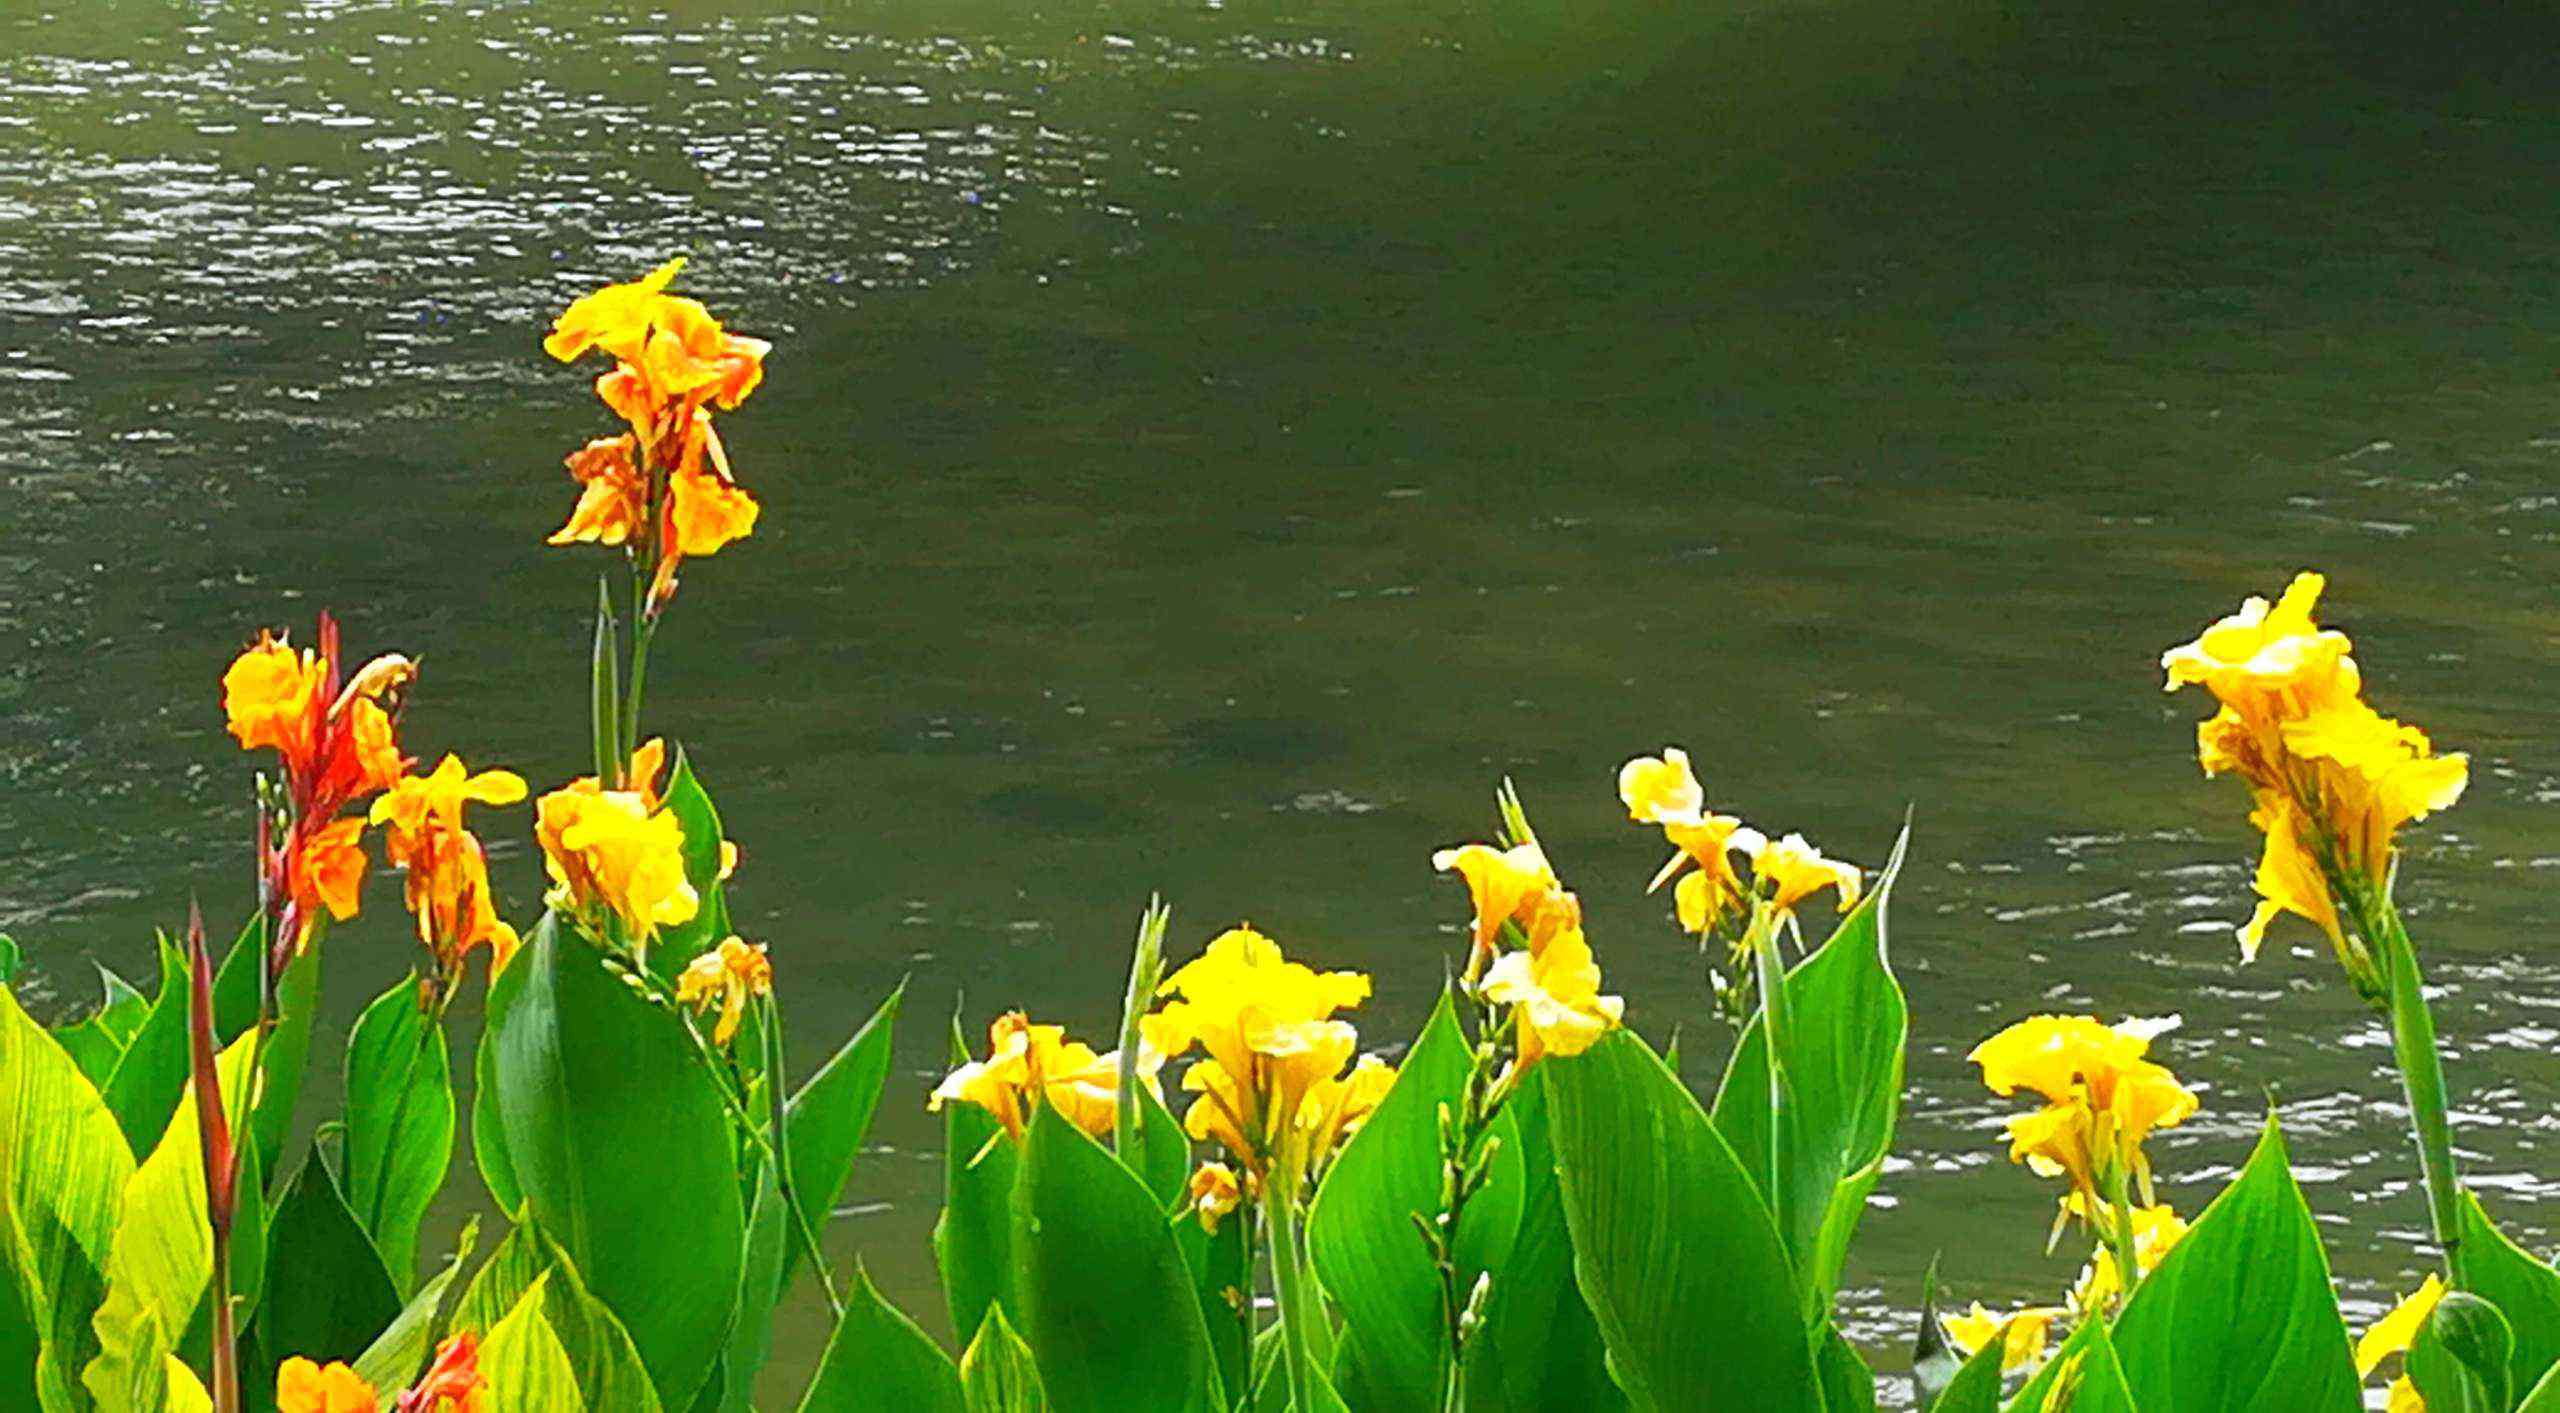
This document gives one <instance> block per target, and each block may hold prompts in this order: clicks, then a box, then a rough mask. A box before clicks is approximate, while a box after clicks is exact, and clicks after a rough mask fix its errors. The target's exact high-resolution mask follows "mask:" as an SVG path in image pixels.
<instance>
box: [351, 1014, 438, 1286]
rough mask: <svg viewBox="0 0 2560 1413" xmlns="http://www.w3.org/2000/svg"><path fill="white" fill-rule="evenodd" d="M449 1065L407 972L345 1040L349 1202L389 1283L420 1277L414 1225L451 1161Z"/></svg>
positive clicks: (405, 1283)
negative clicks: (378, 1252) (379, 1254)
mask: <svg viewBox="0 0 2560 1413" xmlns="http://www.w3.org/2000/svg"><path fill="white" fill-rule="evenodd" d="M453 1127H454V1107H453V1061H452V1056H451V1053H450V1051H448V1050H447V1048H446V1044H445V1035H444V1028H443V1027H442V1026H440V1025H438V1024H436V1023H435V1021H434V1020H433V1019H432V1018H430V1017H429V1016H427V1015H426V1014H425V1013H424V1012H423V1011H421V1010H420V1009H419V1006H418V977H417V973H415V972H412V973H410V974H409V976H408V977H407V978H406V979H405V980H403V981H402V982H401V983H400V984H399V985H397V986H394V987H392V988H391V989H390V990H388V991H385V992H383V993H382V994H381V995H380V996H378V997H376V998H375V999H374V1002H373V1004H371V1005H369V1006H367V1007H365V1010H364V1014H363V1015H362V1016H359V1017H357V1019H356V1025H355V1030H354V1032H353V1033H352V1034H351V1035H349V1036H348V1037H347V1136H346V1145H347V1146H346V1154H347V1157H346V1162H347V1205H348V1206H349V1208H351V1209H352V1210H353V1212H354V1214H355V1220H356V1222H357V1223H358V1225H359V1226H360V1227H361V1228H362V1229H363V1230H364V1231H365V1232H366V1233H367V1234H368V1235H370V1236H371V1237H372V1239H373V1242H374V1244H375V1246H377V1247H378V1248H380V1250H381V1252H382V1260H383V1264H384V1265H385V1266H386V1267H387V1268H388V1269H389V1270H390V1272H391V1277H392V1280H393V1282H394V1283H395V1284H396V1285H397V1287H398V1288H399V1289H400V1290H402V1291H406V1290H407V1289H408V1288H409V1286H410V1285H411V1284H412V1283H414V1282H415V1281H416V1280H417V1273H418V1224H419V1223H420V1222H421V1221H423V1220H425V1218H426V1214H427V1205H428V1204H429V1203H430V1202H433V1201H434V1200H435V1195H436V1191H437V1189H439V1188H441V1187H442V1186H443V1185H444V1175H445V1172H446V1170H447V1169H448V1168H450V1167H451V1166H452V1164H453Z"/></svg>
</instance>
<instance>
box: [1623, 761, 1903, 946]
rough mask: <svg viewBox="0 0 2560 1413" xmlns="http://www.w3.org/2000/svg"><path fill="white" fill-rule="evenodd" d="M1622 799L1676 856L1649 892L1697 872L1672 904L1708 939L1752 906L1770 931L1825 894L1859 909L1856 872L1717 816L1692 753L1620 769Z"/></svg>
mask: <svg viewBox="0 0 2560 1413" xmlns="http://www.w3.org/2000/svg"><path fill="white" fill-rule="evenodd" d="M1618 798H1619V799H1620V800H1621V801H1623V802H1624V803H1625V804H1626V807H1627V817H1628V818H1629V819H1631V820H1633V821H1634V822H1636V823H1638V824H1652V825H1659V826H1660V827H1661V829H1662V836H1663V838H1664V839H1666V840H1667V841H1669V842H1670V845H1671V848H1672V855H1671V861H1670V862H1668V863H1666V864H1664V865H1663V866H1662V869H1661V871H1660V872H1658V873H1656V874H1654V876H1653V882H1652V883H1651V884H1649V885H1648V886H1647V888H1646V891H1647V892H1650V891H1652V890H1653V889H1656V888H1660V887H1661V886H1662V885H1663V884H1665V883H1668V882H1670V881H1671V880H1672V879H1673V878H1675V877H1679V876H1680V873H1681V871H1682V870H1683V869H1686V868H1688V867H1689V866H1690V865H1692V864H1695V865H1696V866H1697V870H1696V872H1693V873H1690V874H1689V875H1688V876H1686V877H1682V878H1680V882H1679V885H1678V886H1677V887H1676V888H1674V889H1673V890H1672V895H1671V897H1672V905H1673V906H1674V908H1676V909H1677V910H1678V912H1679V914H1680V925H1681V926H1682V927H1684V928H1686V929H1688V930H1689V931H1690V932H1693V933H1696V934H1697V935H1698V936H1699V937H1700V938H1702V939H1703V938H1705V937H1708V936H1710V935H1712V934H1713V933H1714V931H1715V929H1716V926H1717V924H1719V923H1721V922H1722V921H1724V919H1725V918H1727V917H1728V916H1731V915H1732V914H1733V913H1734V912H1735V911H1736V910H1738V909H1739V908H1741V907H1742V906H1743V905H1744V904H1745V903H1750V902H1756V903H1757V904H1758V905H1759V907H1758V908H1757V909H1756V910H1755V917H1756V918H1757V919H1759V920H1760V925H1761V926H1764V927H1774V926H1776V925H1778V924H1779V923H1781V922H1785V923H1790V924H1791V923H1793V922H1794V920H1795V910H1796V907H1797V905H1798V904H1800V903H1802V902H1804V900H1805V899H1807V898H1810V897H1812V896H1813V895H1814V894H1816V893H1819V892H1821V891H1822V890H1823V889H1825V888H1830V889H1835V890H1837V891H1838V894H1839V899H1840V911H1842V912H1844V913H1845V912H1847V911H1848V910H1849V909H1850V908H1852V907H1854V906H1856V904H1857V901H1858V894H1859V891H1860V889H1861V888H1862V887H1863V886H1864V879H1863V878H1862V876H1861V875H1860V874H1859V872H1858V870H1857V869H1856V868H1855V867H1854V866H1852V865H1850V864H1846V863H1842V862H1840V861H1839V860H1837V859H1832V858H1826V857H1824V856H1823V853H1822V851H1821V850H1820V849H1817V848H1815V847H1814V846H1813V845H1812V844H1811V843H1809V842H1807V841H1806V839H1805V837H1804V836H1803V835H1801V834H1789V835H1787V836H1786V837H1784V838H1782V839H1778V840H1775V841H1772V840H1770V839H1769V837H1768V836H1767V835H1764V834H1762V833H1761V832H1760V831H1759V830H1757V829H1754V828H1752V827H1751V826H1749V825H1747V824H1744V823H1743V822H1742V820H1741V818H1740V816H1737V815H1729V814H1715V813H1712V812H1710V811H1709V810H1708V809H1707V807H1706V803H1707V794H1706V789H1705V787H1703V786H1701V785H1700V784H1699V783H1698V777H1697V774H1696V772H1694V771H1693V770H1691V769H1690V766H1689V753H1688V752H1687V751H1684V750H1682V749H1680V748H1679V747H1678V746H1666V747H1664V748H1663V751H1662V754H1661V755H1658V756H1638V757H1636V758H1635V759H1633V760H1631V761H1628V762H1627V763H1626V764H1625V765H1623V766H1621V767H1619V768H1618ZM1737 854H1738V855H1740V856H1741V857H1742V858H1743V859H1744V860H1746V861H1747V862H1749V863H1750V865H1751V878H1750V880H1749V881H1748V882H1746V881H1745V880H1744V879H1743V876H1742V873H1741V870H1739V869H1737V868H1736V867H1735V866H1734V856H1735V855H1737ZM1748 931H1749V929H1747V928H1746V936H1747V934H1748Z"/></svg>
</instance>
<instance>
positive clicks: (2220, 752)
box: [2161, 573, 2470, 985]
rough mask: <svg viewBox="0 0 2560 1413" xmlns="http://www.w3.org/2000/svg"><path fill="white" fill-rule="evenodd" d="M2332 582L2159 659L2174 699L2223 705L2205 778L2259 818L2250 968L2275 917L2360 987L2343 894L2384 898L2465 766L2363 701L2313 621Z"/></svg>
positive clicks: (2330, 637)
mask: <svg viewBox="0 0 2560 1413" xmlns="http://www.w3.org/2000/svg"><path fill="white" fill-rule="evenodd" d="M2323 584H2324V581H2323V580H2322V579H2321V577H2320V576H2319V575H2317V574H2308V573H2306V574H2302V575H2298V576H2296V577H2295V579H2294V581H2293V583H2292V585H2291V586H2290V587H2289V588H2287V589H2286V590H2285V594H2284V597H2283V598H2282V600H2280V601H2279V602H2277V603H2275V604H2269V603H2268V602H2267V601H2266V600H2264V599H2259V598H2252V599H2250V600H2249V601H2248V602H2246V603H2244V604H2242V605H2241V608H2240V611H2239V612H2238V613H2236V614H2233V615H2231V616H2230V617H2228V618H2225V619H2223V620H2222V621H2220V622H2219V623H2216V624H2214V625H2213V626H2212V627H2210V628H2208V629H2206V630H2205V631H2204V633H2203V634H2202V635H2201V636H2199V637H2198V638H2197V639H2196V641H2195V642H2192V643H2188V644H2185V645H2183V646H2180V647H2176V648H2172V649H2170V650H2169V651H2168V652H2167V653H2166V654H2163V655H2162V657H2161V666H2162V667H2163V668H2164V669H2165V671H2166V673H2167V685H2168V687H2169V689H2170V690H2172V691H2174V690H2176V689H2177V688H2179V687H2182V686H2186V685H2190V684H2196V685H2201V686H2203V687H2204V688H2206V690H2208V691H2210V692H2211V693H2212V694H2213V695H2214V698H2215V700H2216V701H2217V702H2218V703H2219V708H2218V709H2217V710H2216V711H2215V713H2214V715H2213V716H2212V717H2211V718H2209V719H2207V720H2206V721H2204V722H2203V723H2201V724H2200V725H2199V726H2198V727H2197V728H2196V759H2197V761H2198V762H2199V763H2200V764H2201V765H2202V766H2203V767H2204V771H2205V773H2206V774H2207V775H2221V774H2226V773H2228V774H2236V775H2238V776H2240V777H2241V778H2242V779H2243V780H2245V781H2246V782H2247V783H2248V785H2249V789H2250V794H2251V800H2252V808H2251V812H2250V822H2251V823H2252V824H2254V825H2256V826H2257V827H2258V829H2259V830H2260V831H2261V832H2262V833H2264V834H2265V836H2266V852H2265V853H2264V855H2263V856H2262V857H2261V859H2260V861H2259V864H2258V871H2257V876H2256V880H2255V881H2256V887H2257V891H2258V894H2259V897H2260V899H2261V901H2260V903H2259V905H2258V907H2257V910H2256V912H2255V914H2254V915H2253V916H2252V917H2251V918H2250V919H2249V921H2248V923H2247V924H2245V925H2244V926H2242V927H2241V929H2240V932H2239V937H2240V947H2241V953H2242V956H2243V957H2244V958H2252V957H2255V956H2256V955H2257V951H2258V948H2259V946H2260V945H2261V943H2262V942H2263V940H2264V938H2265V935H2266V929H2267V926H2268V924H2269V923H2270V922H2272V921H2273V920H2274V919H2275V918H2276V917H2277V916H2278V915H2280V914H2283V913H2294V914H2296V915H2298V916H2301V917H2303V918H2306V919H2308V920H2309V921H2311V922H2312V923H2314V924H2315V925H2317V926H2318V927H2319V928H2320V929H2321V930H2322V931H2323V932H2324V933H2326V934H2327V935H2328V937H2329V939H2330V943H2331V945H2332V946H2334V947H2335V948H2336V949H2337V950H2338V953H2339V956H2340V958H2341V960H2342V961H2344V962H2345V963H2346V964H2347V967H2348V970H2349V972H2350V974H2351V975H2355V976H2358V977H2359V979H2360V980H2359V984H2360V985H2371V984H2374V983H2373V982H2372V979H2371V977H2370V975H2369V973H2370V971H2371V968H2370V965H2369V961H2368V960H2367V959H2363V958H2362V957H2361V956H2360V953H2359V951H2358V949H2356V948H2354V947H2352V946H2351V945H2350V943H2349V942H2348V940H2347V937H2346V935H2345V933H2344V932H2343V931H2342V929H2341V927H2340V920H2339V916H2338V908H2337V901H2336V895H2337V894H2338V892H2339V891H2340V890H2342V889H2345V888H2347V887H2350V886H2354V887H2359V888H2362V887H2372V888H2379V887H2382V886H2384V885H2385V884H2386V883H2387V881H2388V879H2389V877H2390V873H2391V861H2392V857H2393V851H2394V844H2393V839H2394V836H2395V835H2396V834H2397V832H2398V830H2399V829H2400V827H2401V826H2402V825H2404V824H2407V823H2409V822H2410V821H2412V820H2417V819H2423V818H2425V817H2426V816H2427V815H2428V814H2431V813H2433V812H2434V811H2436V810H2440V809H2444V808H2446V807H2448V806H2450V805H2452V804H2453V803H2454V802H2455V801H2457V800H2459V799H2460V798H2461V797H2462V791H2463V787H2464V786H2465V785H2466V784H2467V783H2468V782H2469V779H2470V762H2469V760H2468V758H2466V757H2464V756H2462V755H2460V754H2454V755H2444V756H2439V755H2437V754H2435V750H2434V747H2433V745H2432V743H2430V742H2429V741H2428V739H2427V736H2426V733H2425V732H2423V731H2420V730H2419V729H2417V728H2416V727H2414V726H2408V725H2404V724H2402V723H2400V722H2397V721H2394V720H2392V719H2391V718H2389V717H2386V716H2383V715H2381V714H2380V713H2378V712H2376V711H2374V710H2373V708H2371V707H2369V706H2367V705H2366V704H2365V703H2364V701H2363V700H2362V698H2361V696H2360V693H2361V691H2362V685H2363V683H2362V677H2361V674H2360V673H2359V672H2358V670H2357V667H2356V664H2355V660H2354V659H2353V658H2352V657H2351V656H2349V655H2348V654H2349V651H2350V647H2351V645H2350V644H2349V642H2348V640H2347V637H2346V635H2345V634H2343V633H2340V632H2338V631H2336V630H2335V629H2324V628H2321V627H2320V626H2319V625H2318V624H2317V623H2316V622H2315V621H2314V620H2313V618H2312V611H2313V609H2314V608H2315V607H2316V605H2317V604H2318V601H2319V597H2320V592H2321V589H2322V587H2323Z"/></svg>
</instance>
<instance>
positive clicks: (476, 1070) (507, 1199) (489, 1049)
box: [471, 909, 560, 1212]
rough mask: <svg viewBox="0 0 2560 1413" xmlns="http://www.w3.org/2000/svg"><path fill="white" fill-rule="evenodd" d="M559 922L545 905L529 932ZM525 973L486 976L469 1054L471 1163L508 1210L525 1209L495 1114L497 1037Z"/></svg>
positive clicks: (519, 957)
mask: <svg viewBox="0 0 2560 1413" xmlns="http://www.w3.org/2000/svg"><path fill="white" fill-rule="evenodd" d="M559 925H560V922H559V918H558V917H557V916H556V915H555V914H553V913H551V912H550V911H549V910H547V909H546V910H545V911H544V912H543V914H542V918H541V920H540V921H538V922H536V923H535V924H534V925H533V931H532V933H531V934H529V935H531V936H533V937H537V938H538V937H540V936H542V935H543V934H544V933H546V932H549V931H552V930H554V929H556V928H557V927H559ZM525 950H526V949H522V948H519V949H518V951H517V955H516V960H518V961H521V960H523V956H524V951H525ZM524 973H525V969H524V968H523V967H520V966H514V965H509V966H507V967H506V968H504V969H503V970H500V971H496V972H493V973H491V974H490V976H489V995H488V999H487V1001H486V1002H485V1003H484V1004H483V1005H482V1007H481V1019H480V1041H479V1043H478V1044H477V1045H475V1046H474V1047H473V1048H472V1053H471V1161H472V1165H473V1166H475V1167H477V1168H479V1169H480V1185H481V1186H483V1187H485V1188H487V1189H488V1190H489V1197H490V1200H491V1201H493V1202H495V1203H496V1204H497V1205H498V1208H499V1209H500V1210H501V1211H507V1212H518V1211H522V1210H523V1209H524V1184H523V1183H521V1182H519V1181H518V1180H517V1179H516V1168H515V1160H514V1159H513V1158H512V1157H510V1156H509V1154H508V1153H507V1128H506V1123H505V1121H504V1120H502V1119H501V1118H500V1117H499V1114H498V1045H497V1038H498V1036H499V1035H500V1034H501V1033H502V1032H504V1031H505V1029H506V1025H507V1017H508V1016H509V1015H511V1014H512V1013H513V1012H514V1010H515V1004H516V998H517V997H519V996H521V995H523V994H524Z"/></svg>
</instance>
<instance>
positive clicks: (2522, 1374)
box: [2462, 1192, 2560, 1392]
mask: <svg viewBox="0 0 2560 1413" xmlns="http://www.w3.org/2000/svg"><path fill="white" fill-rule="evenodd" d="M2462 1249H2463V1259H2464V1260H2465V1262H2466V1263H2467V1269H2468V1271H2469V1273H2470V1277H2471V1288H2472V1290H2473V1291H2474V1292H2475V1293H2476V1294H2478V1295H2480V1296H2481V1297H2482V1298H2484V1299H2486V1300H2488V1301H2489V1302H2490V1303H2492V1304H2494V1305H2496V1306H2497V1307H2498V1310H2499V1312H2500V1313H2502V1314H2504V1315H2505V1316H2506V1317H2507V1323H2508V1324H2509V1325H2510V1326H2511V1327H2512V1328H2513V1330H2514V1334H2515V1350H2514V1353H2513V1354H2512V1355H2511V1356H2510V1357H2509V1360H2508V1365H2507V1382H2508V1384H2509V1386H2510V1387H2512V1388H2514V1389H2516V1390H2517V1391H2519V1392H2522V1391H2524V1390H2528V1389H2531V1388H2533V1387H2534V1385H2536V1384H2538V1383H2540V1382H2542V1381H2543V1379H2544V1377H2545V1376H2546V1375H2547V1374H2548V1373H2549V1372H2550V1371H2551V1370H2552V1369H2553V1368H2554V1367H2555V1366H2560V1271H2554V1270H2553V1269H2552V1268H2551V1266H2550V1265H2549V1264H2548V1263H2546V1262H2543V1261H2540V1260H2536V1259H2535V1258H2534V1257H2533V1256H2531V1255H2528V1254H2527V1253H2526V1252H2525V1251H2524V1249H2523V1248H2522V1247H2519V1246H2517V1245H2516V1244H2515V1243H2514V1242H2512V1241H2509V1240H2508V1239H2507V1236H2506V1233H2504V1232H2501V1231H2499V1230H2498V1228H2497V1225H2496V1224H2495V1223H2494V1222H2491V1221H2490V1220H2489V1213H2488V1211H2487V1210H2486V1209H2485V1208H2483V1207H2482V1206H2481V1205H2480V1199H2478V1198H2477V1197H2474V1196H2473V1195H2471V1194H2470V1193H2467V1192H2466V1193H2464V1194H2463V1195H2462Z"/></svg>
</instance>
